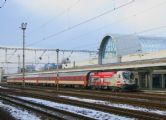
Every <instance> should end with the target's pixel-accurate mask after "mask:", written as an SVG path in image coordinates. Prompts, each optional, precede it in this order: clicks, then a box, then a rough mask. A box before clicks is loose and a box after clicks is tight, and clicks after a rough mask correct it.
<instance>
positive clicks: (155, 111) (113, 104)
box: [59, 95, 166, 115]
mask: <svg viewBox="0 0 166 120" xmlns="http://www.w3.org/2000/svg"><path fill="white" fill-rule="evenodd" d="M59 97H62V98H65V99H71V100H77V101H83V102H87V103H95V104H101V105H107V106H113V107H118V108H124V109H130V110H139V111H144V112H150V113H156V114H160V115H166V111H161V110H153V109H148V108H143V107H136V106H132V105H128V104H117V103H111V102H108V101H101V100H93V99H83V98H78V97H71V96H62V95H59Z"/></svg>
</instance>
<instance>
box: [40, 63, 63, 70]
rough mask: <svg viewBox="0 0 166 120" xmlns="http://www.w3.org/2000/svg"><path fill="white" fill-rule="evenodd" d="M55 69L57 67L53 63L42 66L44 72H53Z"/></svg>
mask: <svg viewBox="0 0 166 120" xmlns="http://www.w3.org/2000/svg"><path fill="white" fill-rule="evenodd" d="M58 67H59V68H62V66H61V65H59V66H58ZM56 68H57V65H56V64H55V63H47V64H45V65H44V68H43V69H44V70H55V69H56Z"/></svg>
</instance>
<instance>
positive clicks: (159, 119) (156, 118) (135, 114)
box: [8, 90, 166, 120]
mask: <svg viewBox="0 0 166 120" xmlns="http://www.w3.org/2000/svg"><path fill="white" fill-rule="evenodd" d="M8 93H12V94H13V93H14V94H17V95H21V94H22V93H24V95H26V96H31V97H32V96H33V97H37V98H41V99H47V100H51V101H54V102H58V103H65V104H71V105H76V106H80V107H86V108H91V109H94V110H99V111H104V112H107V113H114V114H118V115H122V116H128V117H132V118H138V119H147V120H149V119H151V120H164V119H165V118H166V116H165V115H159V114H155V113H148V112H144V111H137V110H129V109H124V108H117V107H112V106H106V105H100V104H99V105H97V104H94V103H87V102H82V101H75V100H69V99H64V98H59V97H56V96H53V94H46V93H43V94H41V93H39V92H36V93H35V92H32V91H29V92H27V91H26V90H25V91H23V90H22V91H17V92H16V91H10V92H9V91H8Z"/></svg>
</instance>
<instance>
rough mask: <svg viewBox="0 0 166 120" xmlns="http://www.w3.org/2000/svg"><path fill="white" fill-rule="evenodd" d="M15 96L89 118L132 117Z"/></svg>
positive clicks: (126, 119)
mask: <svg viewBox="0 0 166 120" xmlns="http://www.w3.org/2000/svg"><path fill="white" fill-rule="evenodd" d="M17 97H18V98H21V99H24V100H27V101H32V102H35V103H40V104H43V105H46V106H49V107H53V108H57V109H61V110H65V111H69V112H72V113H76V114H80V115H83V116H87V117H90V118H94V119H97V120H131V119H132V118H127V117H122V116H118V115H114V114H110V113H106V112H101V111H96V110H92V109H87V108H82V107H77V106H72V105H67V104H61V103H56V102H52V101H47V100H42V99H36V98H30V97H21V96H17Z"/></svg>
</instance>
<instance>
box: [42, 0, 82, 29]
mask: <svg viewBox="0 0 166 120" xmlns="http://www.w3.org/2000/svg"><path fill="white" fill-rule="evenodd" d="M79 2H80V0H77V1H76V2H75V3H73V4H72V5H70V6H69V7H67V8H66V9H65V10H63V11H62V12H60V13H59V14H57V15H56V16H54V17H53V18H51V19H50V20H48V21H47V22H45V23H43V24H42V25H41V26H40V27H39V29H41V28H43V27H45V26H47V25H48V24H49V23H51V22H52V21H53V20H55V19H56V18H58V17H60V16H62V15H64V14H65V13H67V12H68V11H69V10H71V9H72V8H73V7H74V6H76V5H77V4H78V3H79Z"/></svg>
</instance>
